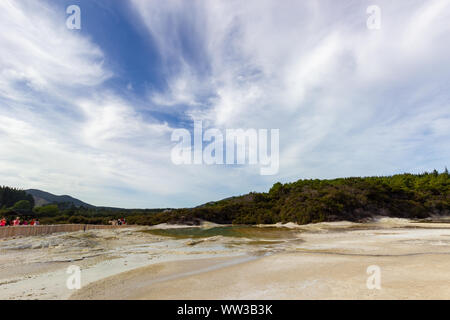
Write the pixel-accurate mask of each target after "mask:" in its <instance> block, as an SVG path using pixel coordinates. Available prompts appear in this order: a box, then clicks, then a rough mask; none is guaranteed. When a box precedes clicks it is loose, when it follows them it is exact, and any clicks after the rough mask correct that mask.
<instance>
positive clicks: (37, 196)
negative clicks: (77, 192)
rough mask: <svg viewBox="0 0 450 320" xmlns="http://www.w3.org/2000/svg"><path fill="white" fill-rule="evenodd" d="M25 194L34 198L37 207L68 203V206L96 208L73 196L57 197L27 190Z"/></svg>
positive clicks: (34, 190)
mask: <svg viewBox="0 0 450 320" xmlns="http://www.w3.org/2000/svg"><path fill="white" fill-rule="evenodd" d="M25 192H26V193H27V194H29V195H31V196H33V199H34V203H35V206H36V207H42V206H45V205H47V204H51V203H54V204H58V203H66V204H68V205H71V204H73V205H74V206H75V207H86V208H95V206H93V205H91V204H88V203H86V202H83V201H81V200H78V199H75V198H73V197H71V196H67V195H63V196H57V195H54V194H52V193H49V192H45V191H42V190H36V189H29V190H25Z"/></svg>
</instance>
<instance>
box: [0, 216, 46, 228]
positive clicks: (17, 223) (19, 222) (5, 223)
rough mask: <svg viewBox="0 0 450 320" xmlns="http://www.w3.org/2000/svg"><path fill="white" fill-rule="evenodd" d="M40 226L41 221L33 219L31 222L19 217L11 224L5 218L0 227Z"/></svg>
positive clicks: (0, 222)
mask: <svg viewBox="0 0 450 320" xmlns="http://www.w3.org/2000/svg"><path fill="white" fill-rule="evenodd" d="M38 225H39V220H38V219H31V220H29V221H27V220H24V221H22V220H20V217H17V218H16V219H14V220H11V221H10V222H9V223H8V221H7V220H6V218H5V217H3V218H2V219H1V220H0V227H6V226H38Z"/></svg>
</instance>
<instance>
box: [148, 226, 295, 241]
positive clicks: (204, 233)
mask: <svg viewBox="0 0 450 320" xmlns="http://www.w3.org/2000/svg"><path fill="white" fill-rule="evenodd" d="M143 232H145V233H150V234H153V235H157V236H165V237H171V238H175V239H192V238H194V239H199V238H211V237H217V236H222V237H228V238H248V239H258V240H276V239H290V238H296V235H297V234H298V233H299V232H300V231H299V230H292V229H288V228H276V227H265V228H261V227H255V226H224V227H213V228H199V227H191V228H176V229H152V230H146V231H143Z"/></svg>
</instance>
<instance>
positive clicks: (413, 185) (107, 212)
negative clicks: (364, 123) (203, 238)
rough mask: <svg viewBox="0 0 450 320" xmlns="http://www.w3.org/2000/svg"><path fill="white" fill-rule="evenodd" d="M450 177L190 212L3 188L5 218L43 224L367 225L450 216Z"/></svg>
mask: <svg viewBox="0 0 450 320" xmlns="http://www.w3.org/2000/svg"><path fill="white" fill-rule="evenodd" d="M449 191H450V176H449V173H448V170H447V169H445V171H444V172H442V173H439V172H438V171H436V170H434V171H433V172H430V173H429V172H425V173H422V174H408V173H405V174H398V175H393V176H382V177H350V178H339V179H330V180H319V179H313V180H311V179H310V180H298V181H296V182H292V183H286V184H282V183H279V182H278V183H275V184H274V185H273V187H272V188H271V189H270V190H269V191H268V192H262V193H256V192H251V193H249V194H246V195H242V196H238V197H232V198H228V199H224V200H221V201H216V202H209V203H207V204H205V205H203V206H200V207H196V208H185V209H134V210H126V209H112V208H84V207H78V208H77V207H74V206H73V205H70V204H61V203H59V204H50V205H47V206H43V207H37V208H34V201H33V199H32V197H31V198H30V196H29V195H27V194H26V193H25V192H24V191H21V190H18V189H13V188H8V187H2V188H0V195H1V197H0V204H1V207H2V209H1V211H0V215H2V216H10V217H11V216H14V215H15V214H18V213H19V214H22V215H24V216H27V217H30V218H38V219H39V220H40V221H41V224H60V223H61V224H63V223H90V224H107V223H108V222H109V221H110V220H115V219H118V218H122V217H124V218H126V220H127V222H128V224H140V225H155V224H159V223H174V224H198V223H199V222H200V221H203V220H206V221H211V222H215V223H220V224H225V223H226V224H231V223H232V224H271V223H277V222H282V223H286V222H295V223H299V224H307V223H316V222H324V221H339V220H341V221H342V220H347V221H364V220H367V219H369V218H372V217H374V216H387V217H398V218H411V219H423V218H427V217H430V216H432V215H450V192H449Z"/></svg>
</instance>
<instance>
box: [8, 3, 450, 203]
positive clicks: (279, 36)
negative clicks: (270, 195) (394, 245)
mask: <svg viewBox="0 0 450 320" xmlns="http://www.w3.org/2000/svg"><path fill="white" fill-rule="evenodd" d="M73 4H75V5H78V6H79V7H80V9H81V20H82V28H81V30H69V29H67V28H66V25H65V21H66V19H67V16H68V15H67V14H66V12H65V9H66V8H67V7H68V6H69V5H73ZM372 4H373V3H372V1H339V3H338V2H337V1H331V0H316V1H296V0H292V1H283V2H280V1H274V0H248V1H245V2H243V1H235V0H229V1H205V0H203V1H200V0H198V1H186V0H169V1H159V0H158V1H156V0H103V1H100V0H81V1H80V0H78V1H77V0H67V1H66V0H64V1H56V0H55V1H52V0H38V1H36V0H33V1H31V0H21V1H18V0H17V1H16V0H2V1H1V2H0V28H1V30H2V32H1V34H0V48H1V50H0V150H2V152H1V153H0V181H1V183H2V184H4V185H10V186H16V187H21V188H38V189H43V190H46V191H49V192H52V193H56V194H70V195H72V196H74V197H78V198H80V199H82V200H83V201H86V202H89V203H92V204H95V205H108V206H118V207H129V208H135V207H185V206H194V205H198V204H201V203H204V202H207V201H211V200H218V199H221V198H225V197H228V196H232V195H239V194H244V193H247V192H249V191H266V190H268V189H269V188H270V186H271V185H272V184H273V183H275V182H277V181H281V182H288V181H295V180H297V179H300V178H334V177H343V176H361V175H362V176H368V175H385V174H393V173H399V172H422V171H425V170H428V171H431V170H433V169H434V168H436V169H439V170H443V169H444V167H445V166H448V165H449V159H450V129H449V128H450V105H449V104H450V90H449V85H450V60H449V59H448V57H449V56H450V46H449V45H448V43H450V24H449V23H448V21H450V3H449V1H446V0H431V1H430V0H429V1H425V0H423V1H419V0H413V1H395V2H394V1H377V5H378V6H379V8H380V10H381V29H379V30H369V29H368V28H367V26H366V21H367V19H368V17H369V15H368V14H367V13H366V9H367V7H368V6H369V5H372ZM194 120H202V121H203V122H204V123H205V124H207V126H208V127H214V128H218V129H219V130H226V129H235V128H244V129H246V128H255V129H269V130H270V129H280V170H279V172H278V174H276V175H274V176H261V175H260V174H259V170H258V168H257V167H255V166H249V165H246V166H207V165H191V166H188V165H185V166H176V165H174V164H173V163H172V161H171V149H172V148H173V146H174V144H173V143H172V142H171V139H170V137H171V133H172V132H173V130H174V129H176V128H188V129H189V130H191V129H192V126H193V123H194Z"/></svg>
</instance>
